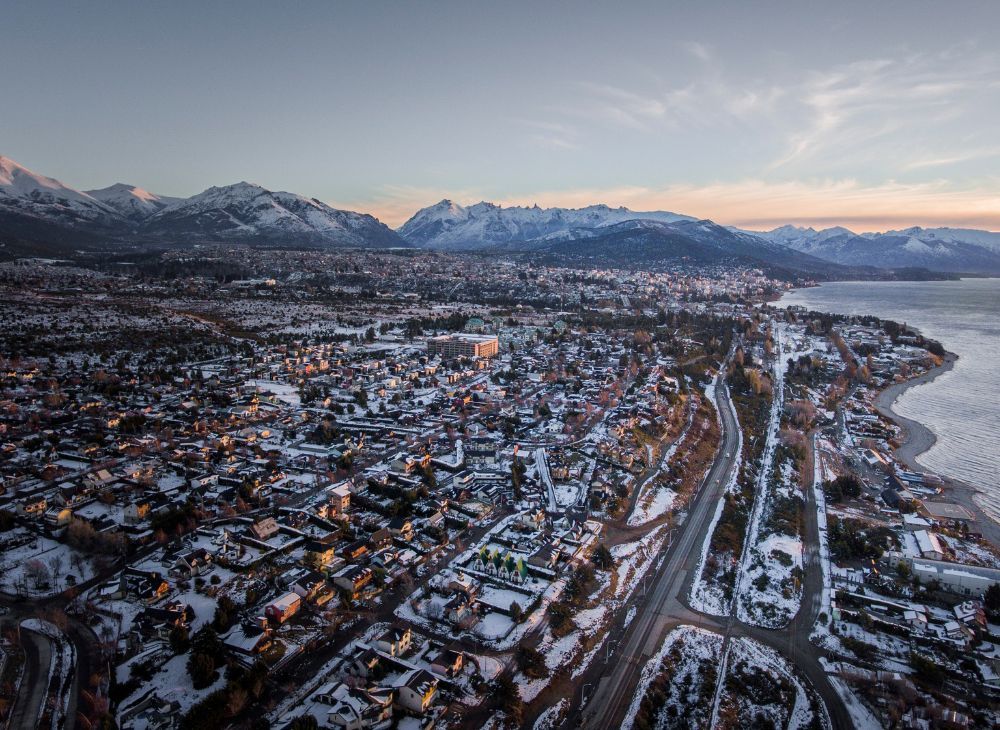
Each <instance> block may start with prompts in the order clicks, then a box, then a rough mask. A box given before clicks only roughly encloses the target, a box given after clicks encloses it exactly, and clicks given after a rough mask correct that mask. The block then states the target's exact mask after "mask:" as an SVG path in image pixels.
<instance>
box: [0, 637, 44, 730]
mask: <svg viewBox="0 0 1000 730" xmlns="http://www.w3.org/2000/svg"><path fill="white" fill-rule="evenodd" d="M20 635H21V645H22V647H23V648H24V674H23V675H22V677H21V687H20V690H19V692H18V695H17V699H16V700H15V702H14V710H13V712H12V713H11V716H10V727H11V728H27V727H38V721H39V719H40V718H41V714H42V709H43V707H44V704H45V698H46V696H47V695H48V690H49V682H48V676H49V665H50V664H51V663H52V644H51V642H50V641H49V640H48V639H47V638H46V637H44V636H42V635H41V634H36V633H35V632H34V631H29V630H27V629H23V630H21V632H20Z"/></svg>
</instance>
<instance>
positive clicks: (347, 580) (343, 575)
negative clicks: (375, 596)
mask: <svg viewBox="0 0 1000 730" xmlns="http://www.w3.org/2000/svg"><path fill="white" fill-rule="evenodd" d="M374 577H375V576H374V573H372V571H371V570H370V569H369V568H363V567H361V566H360V565H348V566H347V567H346V568H341V569H340V570H339V571H337V572H336V573H334V574H333V584H334V585H335V586H337V587H338V588H341V589H343V590H344V591H347V592H349V593H350V594H351V598H352V600H356V599H357V598H358V596H360V595H361V591H362V590H363V589H364V587H365V586H366V585H368V584H369V583H371V582H372V578H374Z"/></svg>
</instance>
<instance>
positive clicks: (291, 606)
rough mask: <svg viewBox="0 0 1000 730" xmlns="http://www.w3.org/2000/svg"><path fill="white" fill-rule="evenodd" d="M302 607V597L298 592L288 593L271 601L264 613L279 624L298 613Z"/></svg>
mask: <svg viewBox="0 0 1000 730" xmlns="http://www.w3.org/2000/svg"><path fill="white" fill-rule="evenodd" d="M301 607H302V598H301V597H300V596H299V595H298V594H297V593H286V594H285V595H283V596H282V597H281V598H276V599H275V600H273V601H272V602H271V603H269V604H268V605H267V606H266V607H265V608H264V615H265V616H267V617H268V618H271V619H274V620H275V621H277V622H278V623H279V624H283V623H285V621H287V620H288V619H290V618H291V617H292V616H294V615H295V614H296V613H298V612H299V608H301Z"/></svg>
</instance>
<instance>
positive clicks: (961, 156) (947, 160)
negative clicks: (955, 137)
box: [904, 146, 1000, 170]
mask: <svg viewBox="0 0 1000 730" xmlns="http://www.w3.org/2000/svg"><path fill="white" fill-rule="evenodd" d="M998 156H1000V146H996V147H977V148H975V149H969V150H965V151H964V152H958V153H954V154H951V155H944V156H941V157H924V158H918V159H916V160H912V161H910V162H908V163H907V164H906V165H905V166H904V169H906V170H921V169H924V168H928V167H947V166H950V165H957V164H959V163H962V162H968V161H969V160H987V159H991V158H993V157H998Z"/></svg>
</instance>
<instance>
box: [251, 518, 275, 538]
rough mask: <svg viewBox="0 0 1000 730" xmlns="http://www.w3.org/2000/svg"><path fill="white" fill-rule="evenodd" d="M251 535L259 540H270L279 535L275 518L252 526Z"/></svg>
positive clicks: (265, 519)
mask: <svg viewBox="0 0 1000 730" xmlns="http://www.w3.org/2000/svg"><path fill="white" fill-rule="evenodd" d="M250 533H251V534H252V535H253V536H254V537H255V538H257V539H258V540H261V541H266V540H269V539H270V538H272V537H274V536H275V535H276V534H278V523H277V522H276V521H275V519H274V518H273V517H265V518H263V519H260V520H257V521H256V522H254V523H253V524H252V525H250Z"/></svg>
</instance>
